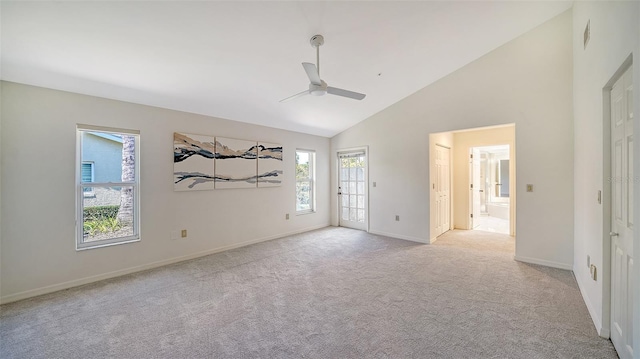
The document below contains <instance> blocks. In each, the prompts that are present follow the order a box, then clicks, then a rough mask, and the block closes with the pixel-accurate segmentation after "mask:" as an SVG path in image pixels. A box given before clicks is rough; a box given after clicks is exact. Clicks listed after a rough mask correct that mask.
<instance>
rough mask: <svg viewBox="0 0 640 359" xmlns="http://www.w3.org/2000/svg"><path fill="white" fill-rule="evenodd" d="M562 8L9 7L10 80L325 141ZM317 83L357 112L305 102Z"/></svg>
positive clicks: (4, 26) (4, 62)
mask: <svg viewBox="0 0 640 359" xmlns="http://www.w3.org/2000/svg"><path fill="white" fill-rule="evenodd" d="M570 7H571V2H568V1H560V2H559V1H533V2H523V1H503V2H498V1H471V2H459V1H439V2H435V1H412V2H401V1H375V2H364V1H351V2H345V1H331V2H327V1H304V2H303V1H292V2H280V1H279V2H271V1H255V2H244V1H236V2H219V1H216V2H213V1H209V2H190V1H157V2H140V1H128V2H115V1H104V2H98V1H92V2H61V1H56V2H25V1H17V2H11V1H2V3H1V21H2V23H1V35H2V44H1V68H0V70H1V73H0V76H1V78H2V79H3V80H7V81H14V82H19V83H26V84H31V85H37V86H43V87H49V88H54V89H60V90H65V91H71V92H77V93H83V94H89V95H95V96H101V97H106V98H111V99H117V100H123V101H128V102H134V103H140V104H146V105H152V106H158V107H163V108H169V109H175V110H181V111H187V112H193V113H199V114H205V115H210V116H215V117H222V118H227V119H231V120H236V121H242V122H248V123H254V124H260V125H265V126H271V127H276V128H283V129H288V130H293V131H299V132H305V133H311V134H316V135H321V136H327V137H331V136H333V135H335V134H337V133H339V132H341V131H343V130H345V129H347V128H349V127H351V126H353V125H354V124H356V123H358V122H360V121H362V120H364V119H366V118H367V117H369V116H371V115H373V114H375V113H376V112H378V111H380V110H382V109H384V108H386V107H388V106H390V105H392V104H393V103H395V102H397V101H399V100H401V99H402V98H404V97H406V96H408V95H410V94H412V93H414V92H416V91H418V90H419V89H421V88H423V87H425V86H427V85H429V84H431V83H433V82H434V81H436V80H438V79H440V78H442V77H444V76H446V75H447V74H449V73H451V72H453V71H455V70H457V69H459V68H460V67H462V66H464V65H466V64H468V63H469V62H471V61H473V60H475V59H477V58H479V57H480V56H482V55H484V54H486V53H488V52H490V51H491V50H493V49H495V48H497V47H499V46H500V45H502V44H505V43H506V42H508V41H510V40H512V39H513V38H515V37H517V36H519V35H521V34H523V33H525V32H527V31H529V30H531V29H532V28H534V27H536V26H537V25H540V24H541V23H543V22H545V21H547V20H549V19H550V18H552V17H554V16H556V15H558V14H560V13H562V12H564V11H565V10H567V9H569V8H570ZM315 34H322V35H323V36H324V37H325V44H324V46H322V47H321V48H320V63H321V77H322V78H323V79H324V80H325V81H326V82H327V83H328V84H329V85H330V86H334V87H340V88H345V89H348V90H352V91H357V92H362V93H366V94H367V97H366V98H365V99H364V100H362V101H355V100H350V99H346V98H341V97H337V96H330V95H326V96H323V97H315V96H304V97H301V98H298V99H295V100H293V101H289V102H285V103H280V102H279V100H281V99H283V98H285V97H287V96H289V95H292V94H294V93H297V92H300V91H303V90H305V89H306V88H307V86H308V79H307V77H306V74H305V72H304V70H303V68H302V66H301V63H302V62H313V63H315V50H314V49H313V48H312V47H311V45H310V44H309V38H310V37H311V36H312V35H315Z"/></svg>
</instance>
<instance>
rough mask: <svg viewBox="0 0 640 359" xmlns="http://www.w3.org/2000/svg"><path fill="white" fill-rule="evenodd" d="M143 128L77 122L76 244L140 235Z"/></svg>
mask: <svg viewBox="0 0 640 359" xmlns="http://www.w3.org/2000/svg"><path fill="white" fill-rule="evenodd" d="M139 141H140V135H139V132H138V131H132V130H121V129H113V128H105V127H97V126H89V125H78V126H77V160H76V188H77V191H76V197H77V199H76V201H77V202H76V203H77V204H76V213H77V222H76V223H78V225H77V227H78V228H77V232H76V233H77V234H76V237H77V238H76V249H78V250H82V249H90V248H97V247H104V246H109V245H114V244H121V243H129V242H135V241H139V240H140V230H139V228H140V225H139V218H140V216H139V207H140V179H139V173H140V160H139Z"/></svg>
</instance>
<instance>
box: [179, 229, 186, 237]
mask: <svg viewBox="0 0 640 359" xmlns="http://www.w3.org/2000/svg"><path fill="white" fill-rule="evenodd" d="M180 235H181V236H182V238H187V230H186V229H183V230H182V232H181V234H180Z"/></svg>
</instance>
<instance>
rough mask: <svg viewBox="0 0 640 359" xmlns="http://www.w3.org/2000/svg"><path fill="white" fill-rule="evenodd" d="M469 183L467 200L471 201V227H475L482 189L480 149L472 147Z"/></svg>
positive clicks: (478, 214)
mask: <svg viewBox="0 0 640 359" xmlns="http://www.w3.org/2000/svg"><path fill="white" fill-rule="evenodd" d="M471 181H472V182H471V184H470V185H469V189H470V191H471V196H469V200H470V201H471V215H470V216H469V217H470V220H471V229H473V228H476V227H477V226H478V225H479V224H480V221H478V220H477V218H478V216H480V212H481V211H480V194H481V192H480V191H481V190H482V187H483V186H482V185H481V183H482V178H481V176H480V149H478V148H475V147H474V148H472V149H471Z"/></svg>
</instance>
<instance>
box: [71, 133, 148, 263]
mask: <svg viewBox="0 0 640 359" xmlns="http://www.w3.org/2000/svg"><path fill="white" fill-rule="evenodd" d="M91 131H99V132H106V133H114V134H127V135H130V136H135V137H136V141H135V168H134V171H135V180H134V182H108V183H98V182H91V183H90V186H88V185H87V183H83V182H82V163H83V161H82V137H83V136H82V133H83V132H91ZM84 162H87V161H84ZM75 167H76V251H83V250H87V249H94V248H102V247H109V246H114V245H119V244H125V243H133V242H139V241H140V239H141V235H140V131H138V130H128V129H120V128H112V127H102V126H93V125H83V124H77V125H76V161H75ZM92 169H93V166H92ZM92 177H93V173H92ZM93 178H94V179H95V177H93ZM83 187H94V188H95V187H133V201H134V208H133V235H131V236H127V237H118V238H111V239H104V240H96V241H92V242H88V243H85V242H84V241H83V240H84V221H83V215H84V211H83V201H84V191H83V189H82V188H83Z"/></svg>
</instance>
